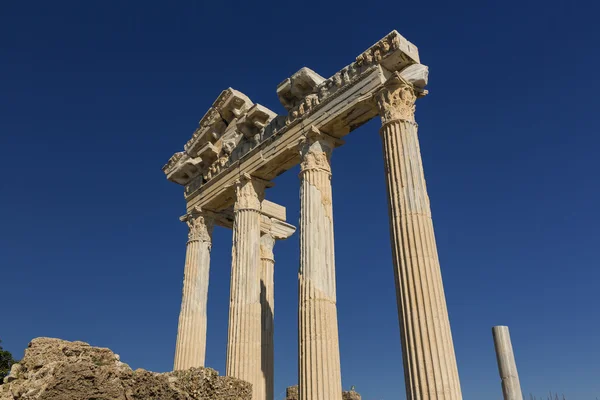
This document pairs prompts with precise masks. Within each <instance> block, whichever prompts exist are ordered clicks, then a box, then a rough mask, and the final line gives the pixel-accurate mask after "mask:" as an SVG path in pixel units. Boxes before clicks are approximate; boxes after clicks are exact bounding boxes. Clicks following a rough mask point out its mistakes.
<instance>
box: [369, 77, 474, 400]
mask: <svg viewBox="0 0 600 400" xmlns="http://www.w3.org/2000/svg"><path fill="white" fill-rule="evenodd" d="M417 94H418V92H417V91H415V88H414V87H413V86H412V85H411V84H410V83H408V82H407V81H405V80H404V79H403V78H402V77H400V76H399V75H398V74H396V75H395V76H393V77H392V78H390V80H389V81H388V84H387V87H386V88H385V89H384V90H382V92H381V93H379V94H378V96H377V102H378V106H379V111H380V114H381V119H382V123H383V126H382V128H381V130H380V133H381V139H382V141H383V156H384V161H385V174H386V180H387V182H386V183H387V192H388V205H389V218H390V231H391V235H390V238H391V244H392V252H393V262H394V275H395V281H396V294H397V301H398V317H399V320H400V330H401V339H402V357H403V362H404V375H405V382H406V393H407V394H406V397H407V400H433V399H435V400H438V399H444V400H458V399H461V398H462V394H461V389H460V382H459V378H458V368H457V364H456V357H455V354H454V346H453V343H452V334H451V331H450V322H449V319H448V311H447V308H446V299H445V295H444V288H443V284H442V275H441V271H440V265H439V260H438V254H437V248H436V243H435V237H434V232H433V223H432V220H431V209H430V205H429V197H428V195H427V188H426V185H425V176H424V174H423V166H422V162H421V153H420V149H419V141H418V137H417V124H416V123H415V120H414V103H415V100H416V98H417Z"/></svg>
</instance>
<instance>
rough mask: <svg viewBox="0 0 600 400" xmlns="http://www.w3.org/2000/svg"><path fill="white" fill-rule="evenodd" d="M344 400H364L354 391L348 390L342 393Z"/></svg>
mask: <svg viewBox="0 0 600 400" xmlns="http://www.w3.org/2000/svg"><path fill="white" fill-rule="evenodd" d="M342 400H362V397H361V396H360V394H358V393H356V392H355V391H354V390H348V391H346V392H343V393H342Z"/></svg>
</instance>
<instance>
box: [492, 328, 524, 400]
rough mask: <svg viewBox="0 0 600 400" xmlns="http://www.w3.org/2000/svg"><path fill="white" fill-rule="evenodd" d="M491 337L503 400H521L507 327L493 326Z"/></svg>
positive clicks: (519, 385)
mask: <svg viewBox="0 0 600 400" xmlns="http://www.w3.org/2000/svg"><path fill="white" fill-rule="evenodd" d="M492 335H493V336H494V347H495V348H496V359H497V360H498V372H500V379H501V380H502V394H503V395H504V400H523V393H522V392H521V383H520V382H519V373H518V372H517V363H516V362H515V354H514V353H513V348H512V343H511V341H510V333H509V331H508V326H494V327H493V328H492Z"/></svg>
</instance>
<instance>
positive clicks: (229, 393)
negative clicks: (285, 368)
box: [0, 338, 252, 400]
mask: <svg viewBox="0 0 600 400" xmlns="http://www.w3.org/2000/svg"><path fill="white" fill-rule="evenodd" d="M4 381H5V384H4V385H1V386H0V400H81V399H97V400H100V399H101V400H148V399H160V400H240V399H243V400H251V395H252V386H251V385H250V384H249V383H247V382H243V381H241V380H238V379H234V378H229V377H219V376H218V374H217V372H216V371H214V370H212V369H208V368H192V369H189V370H187V371H177V372H169V373H165V374H158V373H154V372H149V371H145V370H143V369H138V370H135V371H132V370H131V368H129V366H128V365H127V364H124V363H122V362H121V361H119V356H118V355H116V354H114V353H113V352H112V351H110V350H109V349H105V348H98V347H92V346H90V345H89V344H87V343H83V342H68V341H65V340H60V339H51V338H37V339H33V340H32V341H31V343H30V344H29V347H28V348H27V349H26V350H25V356H24V357H23V359H22V360H21V361H20V362H19V363H18V364H15V366H14V368H13V370H12V371H11V374H10V375H9V376H7V377H6V378H5V379H4Z"/></svg>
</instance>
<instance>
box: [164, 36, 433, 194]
mask: <svg viewBox="0 0 600 400" xmlns="http://www.w3.org/2000/svg"><path fill="white" fill-rule="evenodd" d="M415 64H417V65H418V64H419V55H418V49H417V47H416V46H414V45H413V44H412V43H410V42H409V41H407V40H406V39H405V38H404V37H402V36H401V35H400V34H399V33H398V32H396V31H392V32H391V33H390V34H388V35H386V36H385V37H384V38H383V39H381V40H380V41H378V42H377V43H376V44H374V45H373V46H371V47H370V48H369V49H367V50H366V51H364V52H362V53H361V54H360V55H359V56H358V57H356V60H355V61H354V62H353V63H351V64H350V65H347V66H346V67H344V68H342V69H341V70H340V71H339V72H337V73H335V74H334V75H333V76H332V77H330V78H328V79H325V78H323V77H322V76H320V75H319V74H317V73H316V72H314V71H312V70H310V69H308V68H302V69H301V70H300V71H298V72H296V73H295V74H293V75H292V76H291V77H290V78H287V79H286V80H284V81H283V82H282V83H281V84H279V85H278V87H277V94H278V96H279V99H280V101H281V103H282V104H283V105H284V107H285V108H286V110H287V111H288V113H287V115H281V116H277V115H276V114H275V113H273V112H272V111H270V110H268V109H267V108H265V107H263V106H260V105H258V104H256V105H255V104H254V103H252V101H251V100H250V99H249V98H248V97H247V96H245V95H244V94H243V93H240V92H238V91H236V90H233V89H231V88H230V89H227V90H225V91H223V92H222V93H221V95H219V97H218V98H217V100H216V101H215V102H214V103H213V106H212V107H211V108H210V109H209V111H208V112H207V113H206V114H205V116H204V117H203V118H202V119H201V120H200V123H199V126H198V129H196V131H195V132H194V134H193V135H192V138H191V139H190V140H189V141H188V143H187V144H186V145H185V147H184V149H185V151H184V152H180V153H176V154H175V155H174V156H173V157H171V159H170V160H169V162H168V163H167V165H165V167H163V170H164V171H165V174H166V175H167V178H168V179H169V180H171V181H174V182H176V183H179V184H182V185H185V186H186V190H185V195H186V198H187V197H191V196H193V195H195V194H197V193H198V191H201V190H202V187H203V185H205V184H206V183H207V182H209V181H211V180H213V179H215V177H216V176H218V175H221V174H222V173H224V170H228V169H229V168H230V167H232V166H233V164H235V163H236V162H237V161H238V160H241V159H243V158H244V157H245V156H246V155H248V154H249V153H251V152H252V151H253V149H255V148H257V147H260V146H262V145H263V144H266V143H271V142H272V141H273V140H276V139H275V138H276V137H279V136H282V135H284V134H285V132H287V131H288V130H289V129H291V128H292V127H294V126H296V125H297V124H298V123H301V122H302V121H303V120H305V119H307V118H308V117H310V116H311V115H313V114H315V113H317V112H319V110H320V109H322V108H323V107H325V106H326V105H328V107H329V104H333V103H334V102H335V99H336V98H338V97H339V96H341V95H343V94H344V93H345V92H346V91H348V90H349V89H351V88H353V87H354V85H356V84H357V83H358V82H360V81H361V80H363V79H364V78H365V77H367V76H372V73H373V71H376V70H377V69H379V70H382V69H383V70H385V71H390V72H394V71H400V70H404V69H408V68H407V67H409V68H410V66H412V65H415ZM413 72H414V71H413ZM416 72H417V75H418V74H419V73H421V72H422V71H421V72H420V71H416ZM387 73H388V72H385V74H387ZM415 87H416V84H415ZM367 94H368V93H367ZM384 100H386V101H387V100H388V99H384ZM311 162H312V161H311ZM319 162H321V163H322V157H321V159H320V160H319V159H316V158H315V160H314V163H316V164H318V163H319Z"/></svg>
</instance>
